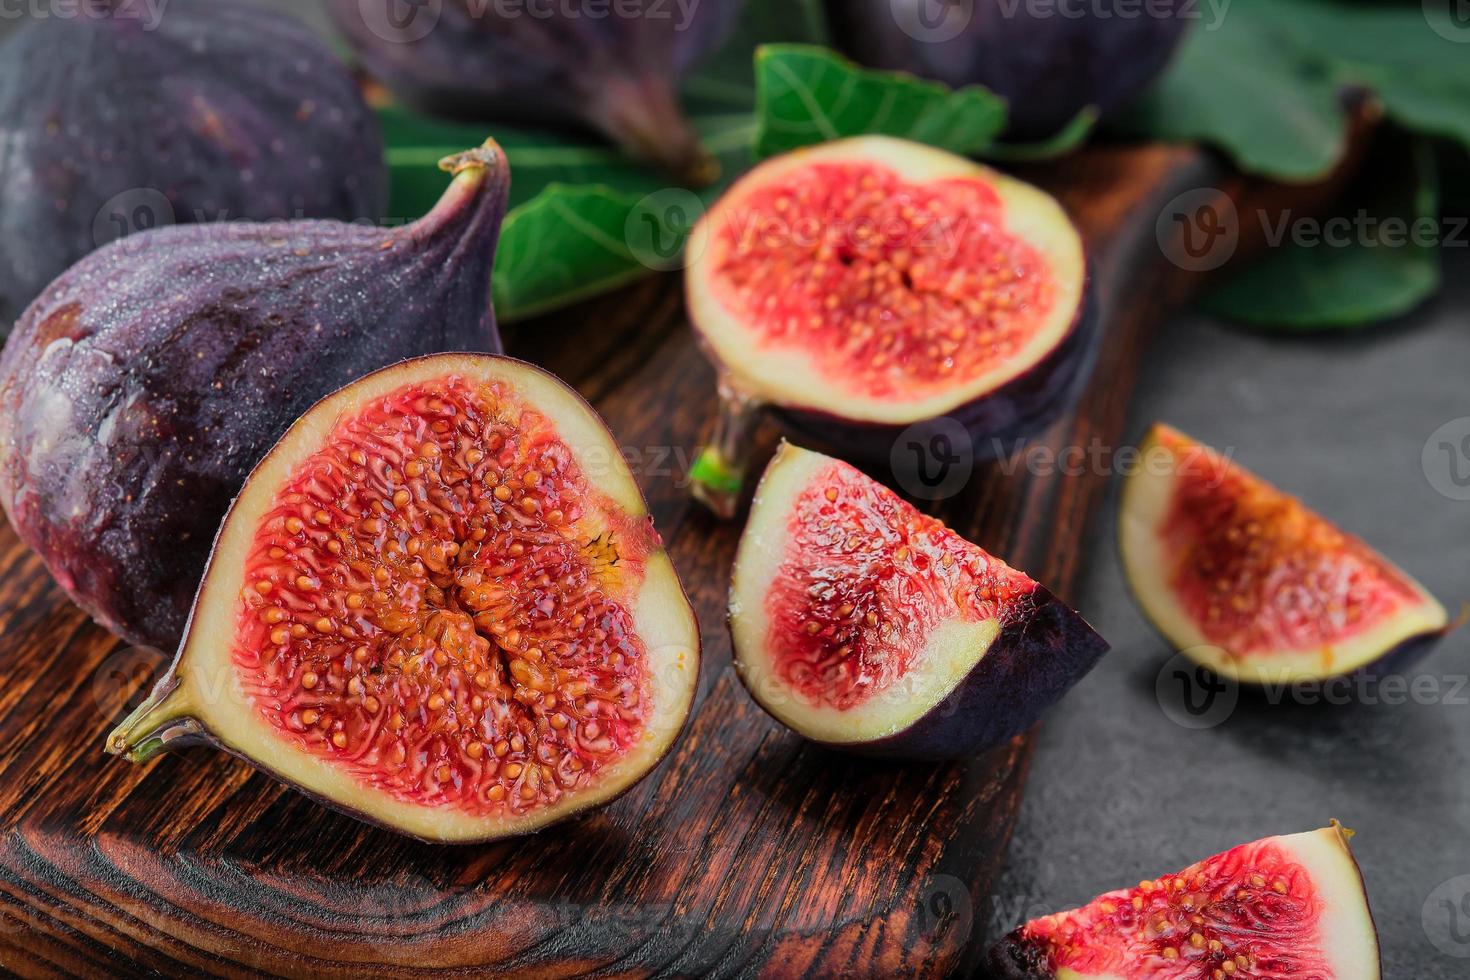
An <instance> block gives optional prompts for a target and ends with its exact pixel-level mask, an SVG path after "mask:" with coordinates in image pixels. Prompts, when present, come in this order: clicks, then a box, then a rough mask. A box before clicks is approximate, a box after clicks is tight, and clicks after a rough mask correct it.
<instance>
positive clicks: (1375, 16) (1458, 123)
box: [1113, 0, 1470, 181]
mask: <svg viewBox="0 0 1470 980" xmlns="http://www.w3.org/2000/svg"><path fill="white" fill-rule="evenodd" d="M1200 9H1201V10H1204V9H1205V8H1204V7H1203V6H1201V8H1200ZM1201 20H1202V22H1201V23H1198V24H1196V25H1194V29H1193V30H1192V32H1191V34H1190V36H1189V37H1187V38H1186V39H1185V40H1184V43H1183V45H1182V46H1181V48H1180V50H1179V54H1178V56H1177V57H1176V58H1175V60H1174V64H1173V65H1172V67H1171V68H1170V69H1169V71H1168V72H1166V73H1165V75H1164V77H1163V78H1162V79H1160V81H1159V82H1158V83H1157V84H1156V85H1155V86H1154V87H1153V89H1152V90H1151V91H1150V92H1149V93H1147V94H1146V95H1145V96H1144V97H1143V98H1142V99H1141V100H1140V101H1139V102H1138V103H1137V104H1136V105H1135V106H1134V107H1132V109H1131V110H1130V111H1129V113H1127V114H1126V115H1125V116H1124V117H1123V118H1122V119H1120V120H1119V121H1118V122H1117V123H1116V124H1115V125H1114V127H1113V128H1114V129H1115V130H1117V131H1119V132H1122V133H1124V134H1127V135H1133V136H1138V137H1142V138H1146V139H1164V140H1172V141H1196V140H1197V141H1200V142H1204V143H1210V144H1213V145H1215V146H1217V147H1219V148H1221V149H1223V150H1224V151H1225V152H1226V153H1228V154H1229V155H1230V156H1231V158H1232V159H1233V160H1234V161H1235V163H1236V165H1237V166H1239V167H1240V168H1241V169H1242V170H1244V171H1246V172H1249V173H1256V174H1260V175H1262V176H1266V177H1270V178H1274V179H1277V180H1282V181H1309V180H1313V179H1316V178H1321V177H1323V176H1325V175H1326V174H1328V173H1329V172H1330V171H1331V170H1332V169H1333V167H1335V166H1336V165H1337V164H1338V163H1339V162H1340V161H1341V159H1342V155H1343V153H1344V151H1345V149H1346V134H1347V109H1346V103H1345V101H1344V99H1343V92H1344V90H1345V89H1348V88H1356V89H1361V90H1366V91H1368V92H1371V93H1373V94H1374V95H1375V96H1376V97H1377V99H1378V100H1379V101H1380V102H1381V103H1382V105H1383V107H1384V109H1385V110H1386V112H1387V114H1388V116H1389V117H1390V118H1391V119H1393V120H1394V121H1396V122H1398V123H1400V124H1401V125H1403V126H1404V127H1405V128H1408V129H1410V130H1413V131H1416V132H1419V133H1423V134H1427V135H1438V136H1444V137H1448V138H1450V139H1455V140H1458V141H1459V142H1461V143H1462V144H1464V145H1467V146H1470V72H1467V71H1466V60H1467V59H1466V56H1467V54H1470V22H1466V23H1460V22H1458V21H1457V20H1455V19H1453V18H1452V17H1451V14H1450V10H1449V5H1448V4H1446V5H1443V9H1441V7H1440V5H1436V4H1418V3H1389V2H1386V0H1376V2H1375V0H1367V2H1360V3H1331V2H1327V0H1232V2H1231V3H1230V4H1229V5H1228V7H1224V8H1214V7H1211V8H1210V11H1209V13H1206V14H1205V15H1204V16H1202V18H1201Z"/></svg>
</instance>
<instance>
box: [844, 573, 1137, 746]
mask: <svg viewBox="0 0 1470 980" xmlns="http://www.w3.org/2000/svg"><path fill="white" fill-rule="evenodd" d="M1108 649H1109V647H1108V643H1107V641H1106V640H1104V639H1103V638H1102V637H1101V636H1099V635H1098V634H1097V631H1095V630H1094V629H1093V628H1092V627H1091V626H1089V625H1088V623H1087V621H1086V620H1084V619H1083V618H1082V617H1081V616H1079V615H1078V614H1077V613H1076V612H1074V611H1073V610H1072V609H1071V608H1069V607H1068V606H1067V605H1066V604H1065V603H1063V602H1062V601H1061V600H1059V599H1057V597H1056V596H1054V595H1052V593H1051V592H1050V591H1048V590H1047V589H1046V588H1044V587H1043V586H1040V585H1038V586H1037V587H1036V591H1035V592H1034V593H1032V596H1031V604H1030V606H1029V608H1027V609H1026V610H1025V611H1024V612H1021V613H1018V614H1016V615H1014V616H1013V617H1012V618H1011V619H1010V620H1009V621H1007V622H1006V624H1005V625H1004V627H1002V629H1001V633H1000V636H999V637H997V638H996V640H995V643H994V644H992V645H991V647H990V649H989V650H987V651H986V653H985V656H983V657H981V658H980V660H979V662H978V663H976V664H975V666H974V667H972V668H971V669H970V673H969V674H968V675H966V676H965V678H964V679H963V680H962V681H960V683H959V684H957V685H956V686H955V688H954V690H953V691H951V692H950V694H949V696H948V697H946V698H945V699H944V700H943V701H941V702H940V703H939V704H937V705H936V706H935V707H934V709H933V710H932V711H930V712H929V713H928V714H926V715H925V716H924V717H922V718H920V719H919V720H918V721H916V722H914V723H913V724H912V725H910V726H909V727H908V728H906V729H904V730H903V731H901V732H895V733H894V734H892V735H889V736H887V737H886V738H882V739H879V740H877V741H873V742H866V743H847V744H843V745H834V746H832V747H833V748H838V749H841V750H843V751H845V752H850V753H853V754H856V755H866V756H873V757H877V758H889V759H910V760H915V761H920V762H929V761H933V762H939V761H944V760H948V759H959V758H964V757H967V756H974V755H979V754H981V753H983V752H986V751H989V750H990V749H993V748H995V747H996V746H997V745H1000V744H1002V743H1004V742H1007V741H1010V740H1011V739H1012V738H1015V737H1016V736H1017V735H1020V734H1021V733H1022V732H1026V731H1029V730H1030V729H1031V727H1032V726H1033V725H1035V724H1036V723H1037V722H1038V721H1040V720H1041V716H1042V715H1043V714H1045V713H1046V712H1047V710H1048V709H1050V708H1051V707H1052V705H1054V704H1056V703H1057V702H1058V701H1060V700H1061V698H1062V696H1063V695H1064V694H1066V693H1067V692H1068V691H1069V690H1071V689H1072V687H1073V686H1074V685H1076V684H1077V682H1078V681H1080V680H1081V679H1082V678H1083V677H1085V676H1086V675H1087V673H1088V672H1089V671H1091V670H1092V668H1093V667H1095V666H1097V663H1098V661H1099V660H1101V659H1102V657H1103V654H1105V653H1107V652H1108ZM917 669H922V668H917Z"/></svg>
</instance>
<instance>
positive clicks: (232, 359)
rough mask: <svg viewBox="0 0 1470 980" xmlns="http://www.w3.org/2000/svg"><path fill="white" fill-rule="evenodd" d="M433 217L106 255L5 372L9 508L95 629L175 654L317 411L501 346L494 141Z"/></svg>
mask: <svg viewBox="0 0 1470 980" xmlns="http://www.w3.org/2000/svg"><path fill="white" fill-rule="evenodd" d="M445 166H446V168H447V169H450V170H453V171H454V173H455V176H454V180H453V182H452V184H451V186H450V188H449V190H448V192H447V193H446V194H445V196H444V199H443V200H442V201H441V202H440V204H439V205H438V206H437V207H436V208H435V209H434V210H433V212H432V213H430V214H429V215H428V216H427V217H425V218H424V219H422V220H421V221H418V222H415V223H413V224H410V225H406V226H403V227H401V228H395V229H379V228H373V227H371V226H360V225H353V224H345V223H340V222H329V221H301V222H279V223H270V224H251V223H228V224H217V225H187V226H177V227H172V228H164V229H161V230H159V231H154V232H146V233H143V234H140V235H135V236H133V237H130V238H127V239H124V240H123V241H120V242H116V243H114V244H113V245H111V246H109V247H107V248H105V249H102V250H101V251H99V252H96V253H94V254H92V255H90V256H88V257H87V258H86V259H84V260H82V262H80V263H78V264H77V265H76V266H75V267H73V268H72V269H71V270H70V271H69V272H68V273H67V274H66V275H64V276H63V277H62V278H61V279H59V280H57V281H56V282H55V283H53V284H52V285H51V287H50V288H49V289H47V290H46V292H45V293H44V294H43V295H42V296H41V298H40V299H38V300H37V301H36V303H35V304H34V305H32V307H31V308H30V310H29V311H27V314H26V316H25V317H24V318H23V319H22V320H21V322H20V324H19V325H18V326H17V329H16V332H15V333H14V334H13V335H12V336H11V338H10V341H9V343H8V344H7V345H6V348H5V352H4V355H3V357H0V504H3V505H4V508H5V511H6V513H7V514H8V515H9V517H10V522H11V524H12V525H13V526H14V527H15V529H16V531H17V533H18V534H19V535H20V537H21V539H22V540H23V541H25V542H26V544H28V545H30V546H31V547H32V548H34V549H35V550H36V552H37V553H38V554H40V555H41V557H42V559H43V560H44V561H45V562H46V565H47V567H48V568H49V569H50V570H51V573H52V574H53V575H54V576H55V578H56V580H57V581H58V582H59V583H60V584H61V585H62V587H63V588H65V589H66V590H67V592H68V593H69V594H70V595H71V596H72V598H73V599H75V600H76V601H77V603H78V604H79V605H81V606H82V608H84V609H86V610H87V611H88V612H89V613H91V614H92V616H93V617H95V618H96V619H97V621H98V622H100V623H102V625H104V626H106V627H107V628H108V629H110V630H112V631H113V632H115V633H117V634H119V635H120V636H123V637H124V638H126V639H128V640H129V641H131V642H134V643H142V644H147V645H150V646H154V647H157V648H159V649H165V650H167V649H173V648H174V647H176V646H177V645H178V641H179V638H180V636H181V634H182V631H183V627H184V620H185V617H186V616H187V614H188V611H189V604H190V602H191V601H192V600H193V598H194V592H195V590H196V589H197V588H198V585H199V577H200V574H201V573H202V572H203V571H204V564H205V560H206V558H207V557H208V554H209V543H210V541H212V540H213V538H214V533H215V531H217V530H218V529H219V522H220V518H221V517H223V516H224V513H225V510H226V508H227V507H228V506H229V502H230V500H231V499H232V498H233V497H234V496H235V494H236V493H238V492H239V490H240V487H241V485H242V483H243V482H244V479H245V475H246V474H247V473H248V472H250V468H251V467H252V466H254V465H255V463H257V462H258V461H259V460H260V458H261V457H262V456H263V455H264V454H265V451H266V450H267V449H269V448H270V447H271V445H272V444H273V443H274V442H275V441H276V440H277V439H279V438H280V436H281V434H282V433H283V432H285V430H286V428H287V427H288V426H289V425H290V424H291V423H292V422H293V421H295V420H296V418H297V417H299V416H300V414H301V413H302V412H303V411H305V410H306V409H307V408H308V407H310V406H311V405H312V404H313V403H314V402H315V401H316V400H318V399H319V398H322V397H323V396H325V395H327V394H328V393H330V392H331V391H333V390H335V389H336V388H338V387H340V386H341V385H343V384H346V383H347V382H349V381H352V380H354V379H356V378H359V377H361V376H362V375H363V374H366V373H367V372H369V371H372V370H376V369H377V368H380V367H384V366H386V365H388V364H392V363H395V362H397V361H399V360H402V359H403V358H405V357H412V356H418V355H422V354H430V353H437V352H440V351H446V350H480V351H498V350H500V338H499V335H498V333H497V331H496V328H495V317H494V313H493V311H492V309H491V305H490V269H491V265H492V262H493V259H494V255H495V246H496V242H497V240H498V238H499V231H500V221H501V218H502V217H503V215H504V213H505V206H506V194H507V187H508V182H509V175H508V171H507V168H506V165H505V158H504V156H503V155H502V154H501V152H500V150H499V148H498V147H496V146H494V145H493V144H490V145H487V146H486V147H485V148H483V149H480V150H475V151H472V152H469V153H466V154H462V155H460V156H458V157H454V158H451V159H450V160H448V161H446V163H445Z"/></svg>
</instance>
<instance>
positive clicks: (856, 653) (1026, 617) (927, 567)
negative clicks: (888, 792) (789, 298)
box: [730, 443, 1108, 759]
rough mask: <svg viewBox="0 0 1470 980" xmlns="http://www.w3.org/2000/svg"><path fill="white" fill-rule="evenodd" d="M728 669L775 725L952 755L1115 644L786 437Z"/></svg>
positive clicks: (980, 553) (770, 480) (747, 539)
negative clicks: (733, 654) (787, 440)
mask: <svg viewBox="0 0 1470 980" xmlns="http://www.w3.org/2000/svg"><path fill="white" fill-rule="evenodd" d="M730 633H731V636H732V637H733V639H734V644H735V668H736V671H737V672H738V674H739V676H740V679H741V680H742V681H743V682H744V683H745V686H746V687H747V688H748V689H749V690H750V693H751V695H752V696H754V698H755V699H756V701H757V702H759V703H760V705H761V706H762V707H763V708H765V709H766V711H768V712H770V714H771V715H772V716H773V717H775V718H776V720H777V721H779V722H781V723H782V724H784V725H786V726H787V727H788V728H790V729H792V730H793V731H795V732H796V733H797V734H799V735H802V736H804V737H806V738H809V739H811V740H813V741H816V742H821V743H824V744H827V745H830V746H832V747H834V748H839V749H844V750H848V751H852V752H857V753H861V754H866V755H879V756H891V757H895V758H907V759H949V758H957V757H959V756H964V755H971V754H975V753H978V752H983V751H984V750H986V749H988V748H991V747H993V746H995V745H998V744H1000V743H1001V742H1004V741H1005V740H1007V739H1009V738H1011V737H1013V736H1015V735H1018V734H1020V733H1021V732H1024V731H1025V730H1027V729H1028V728H1030V727H1031V726H1032V725H1033V724H1035V723H1036V721H1037V719H1038V718H1040V716H1041V714H1042V712H1044V711H1045V710H1046V709H1047V708H1048V707H1050V706H1051V705H1052V704H1054V703H1055V702H1056V701H1057V700H1058V699H1059V698H1061V696H1062V695H1063V694H1065V693H1066V691H1067V690H1068V689H1069V688H1070V687H1071V686H1072V685H1073V684H1075V683H1076V682H1077V681H1078V680H1080V679H1081V678H1082V676H1083V675H1084V674H1086V673H1087V672H1088V671H1089V670H1091V669H1092V667H1093V665H1094V664H1096V663H1097V661H1098V659H1099V658H1100V657H1102V655H1103V654H1104V653H1105V652H1107V649H1108V646H1107V643H1105V642H1104V641H1103V639H1102V638H1101V637H1100V636H1098V635H1097V634H1096V633H1095V632H1093V630H1092V627H1090V626H1088V625H1087V623H1086V622H1085V621H1083V619H1082V617H1081V616H1079V615H1077V613H1075V612H1073V611H1072V610H1071V609H1068V608H1067V607H1066V606H1064V605H1063V604H1062V603H1061V602H1060V601H1059V600H1057V598H1056V597H1055V596H1053V595H1052V594H1051V593H1050V592H1048V591H1047V590H1046V589H1044V588H1043V587H1041V586H1040V585H1038V584H1037V583H1035V582H1033V581H1032V580H1031V579H1029V578H1027V577H1026V576H1025V575H1023V574H1022V573H1021V572H1018V571H1016V570H1015V569H1013V568H1011V567H1009V566H1008V565H1006V564H1005V562H1003V561H1001V560H1000V559H998V558H995V557H993V556H991V555H988V554H986V553H985V551H984V550H982V549H981V548H979V547H978V546H976V545H973V544H971V543H970V542H968V541H966V540H964V539H963V538H961V537H960V536H959V535H957V534H955V533H954V532H953V531H951V530H950V529H949V528H947V527H945V526H944V525H943V524H941V523H940V522H939V521H938V520H936V519H935V518H932V517H929V516H926V515H924V514H921V513H920V512H919V511H918V510H916V509H915V508H914V507H913V506H912V505H910V504H908V503H907V502H905V501H903V500H902V499H900V498H899V497H898V495H897V494H895V493H894V492H893V491H891V490H889V489H888V488H887V487H885V486H883V485H882V484H880V483H878V482H877V481H875V480H873V479H871V478H870V477H868V476H865V475H864V474H863V473H862V472H860V471H859V470H857V469H855V468H854V467H852V466H849V465H848V464H847V463H843V462H840V461H839V460H835V459H832V458H830V457H827V456H823V455H821V454H820V453H814V452H810V451H808V450H805V449H798V448H796V447H795V446H792V445H790V444H789V443H783V444H782V446H781V448H780V450H779V451H778V452H777V454H776V458H775V459H774V460H773V461H772V462H771V465H770V468H769V469H767V470H766V474H765V476H764V477H763V478H762V479H761V484H760V487H759V489H758V490H757V491H756V496H755V504H754V506H753V507H752V509H751V514H750V523H749V525H748V526H747V527H746V530H745V535H744V537H742V538H741V541H740V549H739V553H738V555H737V557H736V562H735V573H734V579H733V582H732V583H731V587H730Z"/></svg>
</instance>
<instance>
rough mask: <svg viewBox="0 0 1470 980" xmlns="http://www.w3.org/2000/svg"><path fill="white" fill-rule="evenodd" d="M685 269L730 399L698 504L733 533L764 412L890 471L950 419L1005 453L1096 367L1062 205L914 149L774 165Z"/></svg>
mask: <svg viewBox="0 0 1470 980" xmlns="http://www.w3.org/2000/svg"><path fill="white" fill-rule="evenodd" d="M688 255H689V260H690V261H689V266H688V269H687V272H686V277H687V295H688V303H689V315H690V319H691V321H692V322H693V324H694V327H695V330H696V332H697V333H698V335H699V338H700V340H701V342H702V345H703V347H704V349H705V351H706V353H707V354H708V355H709V357H710V358H711V359H712V361H713V362H714V364H715V366H716V368H717V369H718V371H719V374H720V389H721V395H722V409H721V417H720V420H719V422H718V424H717V426H716V432H715V435H714V438H713V439H712V445H711V448H710V449H708V450H706V451H705V452H704V453H703V454H702V456H701V458H700V460H699V463H698V465H697V466H696V467H695V474H694V476H695V490H696V494H697V495H698V496H699V497H700V498H701V499H702V500H704V501H705V502H706V503H708V504H710V505H711V506H712V507H713V508H714V509H715V510H716V511H717V512H719V513H721V514H724V515H729V514H730V513H732V512H733V510H734V508H735V501H736V499H737V498H738V493H739V488H740V484H741V483H742V482H743V479H744V475H745V471H746V469H747V467H748V466H749V453H750V430H751V428H752V421H753V420H754V418H755V417H756V415H757V413H758V411H759V410H760V409H761V408H763V407H766V406H770V407H772V408H775V409H776V410H778V411H779V413H780V414H781V415H782V416H783V417H784V419H785V420H786V421H787V422H788V423H789V424H791V425H793V426H794V427H796V428H797V429H799V430H802V431H804V432H806V433H808V434H809V435H811V436H812V437H814V438H815V439H817V440H819V441H821V442H823V443H824V444H826V445H830V446H832V447H834V448H835V449H837V450H839V451H840V452H841V453H842V454H843V455H847V456H856V457H862V458H864V459H870V460H887V459H888V458H889V454H890V451H891V449H892V447H893V444H894V439H895V437H896V436H897V435H898V434H899V433H900V432H902V431H904V430H905V429H907V428H908V427H910V426H913V425H915V424H917V423H934V422H935V421H936V420H939V419H945V418H948V419H953V420H955V421H957V422H959V423H960V424H962V425H963V426H964V427H965V429H966V430H967V431H968V432H969V433H970V434H971V436H972V437H973V439H974V441H975V442H976V447H975V448H976V450H977V451H979V452H981V453H995V452H999V451H1004V450H1006V449H1008V448H1009V447H1010V445H1011V444H1012V443H1014V442H1015V441H1016V440H1018V439H1020V438H1023V437H1025V436H1027V435H1030V434H1033V433H1034V432H1036V431H1037V430H1038V429H1040V428H1042V427H1044V426H1045V425H1046V424H1047V423H1048V422H1049V421H1051V420H1052V419H1053V418H1054V417H1055V415H1056V414H1057V413H1058V412H1059V411H1060V410H1062V409H1063V408H1064V407H1065V406H1067V405H1068V404H1070V402H1071V401H1072V400H1073V398H1074V397H1075V395H1076V394H1077V391H1078V388H1079V386H1080V383H1081V381H1082V380H1084V379H1085V376H1086V373H1087V367H1088V364H1089V362H1090V360H1091V359H1092V355H1093V353H1094V347H1095V344H1094V341H1095V338H1096V334H1097V331H1096V329H1095V317H1094V316H1093V315H1092V304H1091V303H1089V302H1088V288H1087V283H1088V281H1087V271H1086V262H1085V259H1084V254H1083V245H1082V238H1081V235H1080V234H1079V233H1078V231H1077V229H1076V228H1075V227H1074V226H1073V224H1072V222H1071V221H1070V220H1069V219H1068V218H1067V216H1066V214H1065V213H1064V212H1063V211H1062V209H1061V207H1060V206H1059V205H1058V204H1057V202H1056V201H1054V200H1053V199H1052V198H1051V197H1049V196H1047V195H1046V194H1044V193H1043V192H1042V191H1040V190H1038V189H1036V188H1035V187H1032V186H1030V185H1028V184H1024V183H1021V182H1020V181H1017V180H1014V179H1012V178H1010V177H1006V176H1004V175H1003V174H1000V173H997V172H995V171H993V170H990V169H988V168H986V167H983V166H980V165H979V164H976V163H972V162H971V161H969V160H965V159H963V158H961V157H957V156H954V155H952V154H949V153H945V152H943V151H941V150H937V149H934V148H933V147H928V146H923V145H920V144H918V143H911V142H907V141H905V140H899V139H892V138H889V137H879V136H868V137H861V138H857V139H849V140H842V141H839V142H835V143H828V144H826V145H824V146H819V147H815V148H811V149H803V150H798V151H796V152H794V153H790V154H787V155H785V156H781V157H777V158H775V159H773V160H770V161H767V162H766V163H764V164H762V165H761V166H759V167H757V168H756V169H755V170H753V171H751V172H750V173H749V174H747V175H746V176H745V177H743V178H741V179H740V181H738V182H737V183H736V184H735V186H734V187H733V188H732V189H731V190H730V191H729V193H727V194H726V195H725V196H724V197H723V198H722V199H721V200H720V201H719V202H718V203H717V204H716V205H715V206H714V207H713V208H712V209H711V210H710V212H709V213H708V214H707V215H705V217H704V218H703V219H702V220H701V221H700V222H699V223H698V225H697V226H696V227H695V229H694V231H693V233H692V235H691V237H690V241H689V245H688ZM953 424H954V423H953V422H946V426H947V427H950V428H952V427H953Z"/></svg>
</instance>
